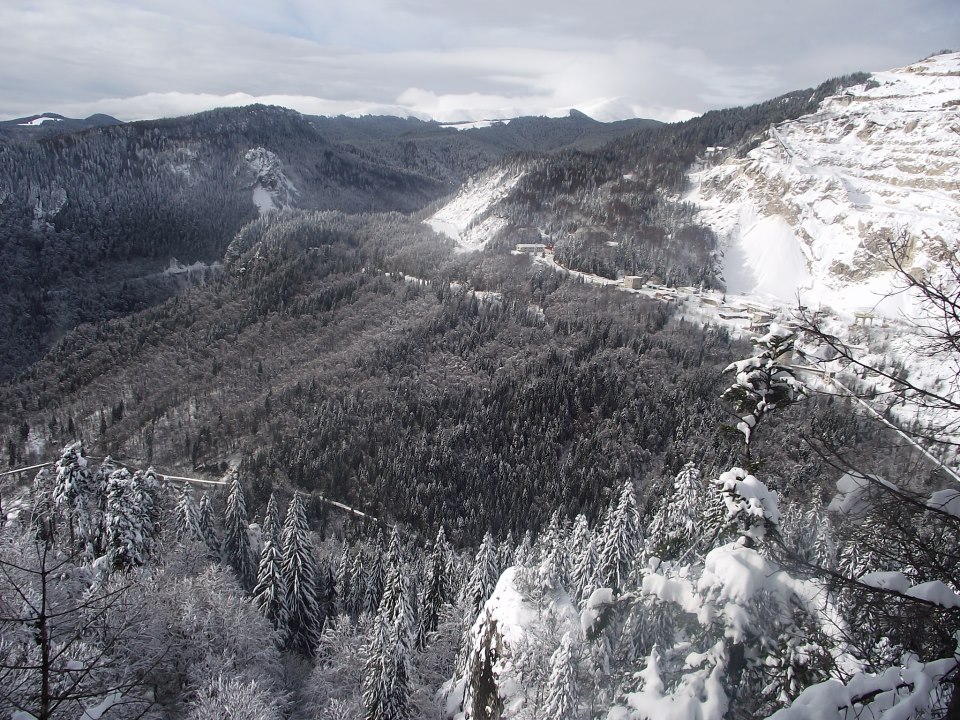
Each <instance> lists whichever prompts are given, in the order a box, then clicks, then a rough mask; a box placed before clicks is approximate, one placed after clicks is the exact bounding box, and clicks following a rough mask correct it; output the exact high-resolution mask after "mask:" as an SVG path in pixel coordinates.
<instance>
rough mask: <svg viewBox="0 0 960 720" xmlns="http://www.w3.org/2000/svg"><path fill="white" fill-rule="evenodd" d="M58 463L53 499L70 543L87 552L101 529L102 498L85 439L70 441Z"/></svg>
mask: <svg viewBox="0 0 960 720" xmlns="http://www.w3.org/2000/svg"><path fill="white" fill-rule="evenodd" d="M54 467H55V471H56V481H55V482H54V486H53V503H54V505H55V506H56V508H57V509H58V510H59V512H60V513H61V514H62V516H63V518H64V520H65V523H66V526H67V530H68V532H69V538H70V545H71V546H72V547H75V548H77V549H79V550H82V551H84V552H85V553H87V552H88V546H89V545H90V543H92V542H93V541H94V540H95V536H96V534H98V533H99V529H100V527H101V521H100V517H99V513H98V507H99V498H97V497H96V495H95V486H94V483H93V473H92V472H91V471H90V466H89V462H88V460H87V458H86V456H85V455H84V453H83V443H80V442H75V443H71V444H70V445H67V447H65V448H64V449H63V453H62V454H61V456H60V459H59V460H57V463H56V465H55V466H54Z"/></svg>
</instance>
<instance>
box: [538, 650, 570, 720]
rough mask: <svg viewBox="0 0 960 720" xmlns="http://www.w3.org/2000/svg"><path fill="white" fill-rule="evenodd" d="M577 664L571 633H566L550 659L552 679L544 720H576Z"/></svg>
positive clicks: (549, 684) (548, 686) (549, 681)
mask: <svg viewBox="0 0 960 720" xmlns="http://www.w3.org/2000/svg"><path fill="white" fill-rule="evenodd" d="M577 715H578V712H577V664H576V657H575V656H574V651H573V642H572V640H571V639H570V633H565V634H564V636H563V638H562V639H561V640H560V647H558V648H557V649H556V650H555V651H554V653H553V655H552V656H551V658H550V679H549V680H548V681H547V697H546V701H545V702H544V708H543V715H542V717H543V718H544V720H576V718H577Z"/></svg>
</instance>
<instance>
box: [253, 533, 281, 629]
mask: <svg viewBox="0 0 960 720" xmlns="http://www.w3.org/2000/svg"><path fill="white" fill-rule="evenodd" d="M282 565H283V563H282V558H281V556H280V548H279V547H277V546H276V545H274V544H273V543H272V542H271V541H269V540H268V541H267V542H266V543H264V546H263V551H262V552H261V553H260V567H259V569H258V570H257V585H256V587H254V589H253V603H254V605H256V606H257V608H259V610H260V612H261V613H263V616H264V617H265V618H267V619H268V620H269V621H270V622H272V623H273V627H274V628H276V629H277V630H280V631H281V633H282V634H283V636H284V637H286V636H287V634H288V628H287V592H286V586H285V584H284V577H283V567H282Z"/></svg>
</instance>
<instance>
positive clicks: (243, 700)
mask: <svg viewBox="0 0 960 720" xmlns="http://www.w3.org/2000/svg"><path fill="white" fill-rule="evenodd" d="M188 718H189V720H221V719H222V718H230V720H281V718H283V712H281V708H280V703H279V702H278V701H277V698H276V697H275V696H274V694H273V693H272V692H271V690H270V689H269V688H264V687H262V686H261V685H260V684H259V683H258V682H257V681H256V680H250V681H249V682H244V681H242V680H240V679H239V678H235V677H224V676H223V675H222V674H221V675H218V676H217V677H216V678H215V679H211V680H210V681H209V682H207V683H206V684H205V685H204V686H203V687H201V688H200V690H199V692H198V693H197V699H196V700H195V701H194V703H193V707H192V708H191V710H190V715H189V716H188Z"/></svg>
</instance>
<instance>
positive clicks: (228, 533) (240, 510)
mask: <svg viewBox="0 0 960 720" xmlns="http://www.w3.org/2000/svg"><path fill="white" fill-rule="evenodd" d="M249 528H250V522H249V520H248V519H247V503H246V500H245V499H244V497H243V486H241V484H240V477H239V476H238V475H236V474H234V475H233V477H232V478H231V480H230V494H229V495H227V511H226V516H225V517H224V523H223V557H224V559H225V560H226V561H227V562H228V563H230V565H231V566H232V567H233V569H234V570H235V571H236V573H237V577H238V578H239V579H240V584H241V585H243V587H244V588H247V589H249V588H251V587H253V583H254V581H255V579H256V578H255V576H256V568H255V567H254V562H253V553H252V551H251V549H250V534H249V532H250V531H249Z"/></svg>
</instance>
